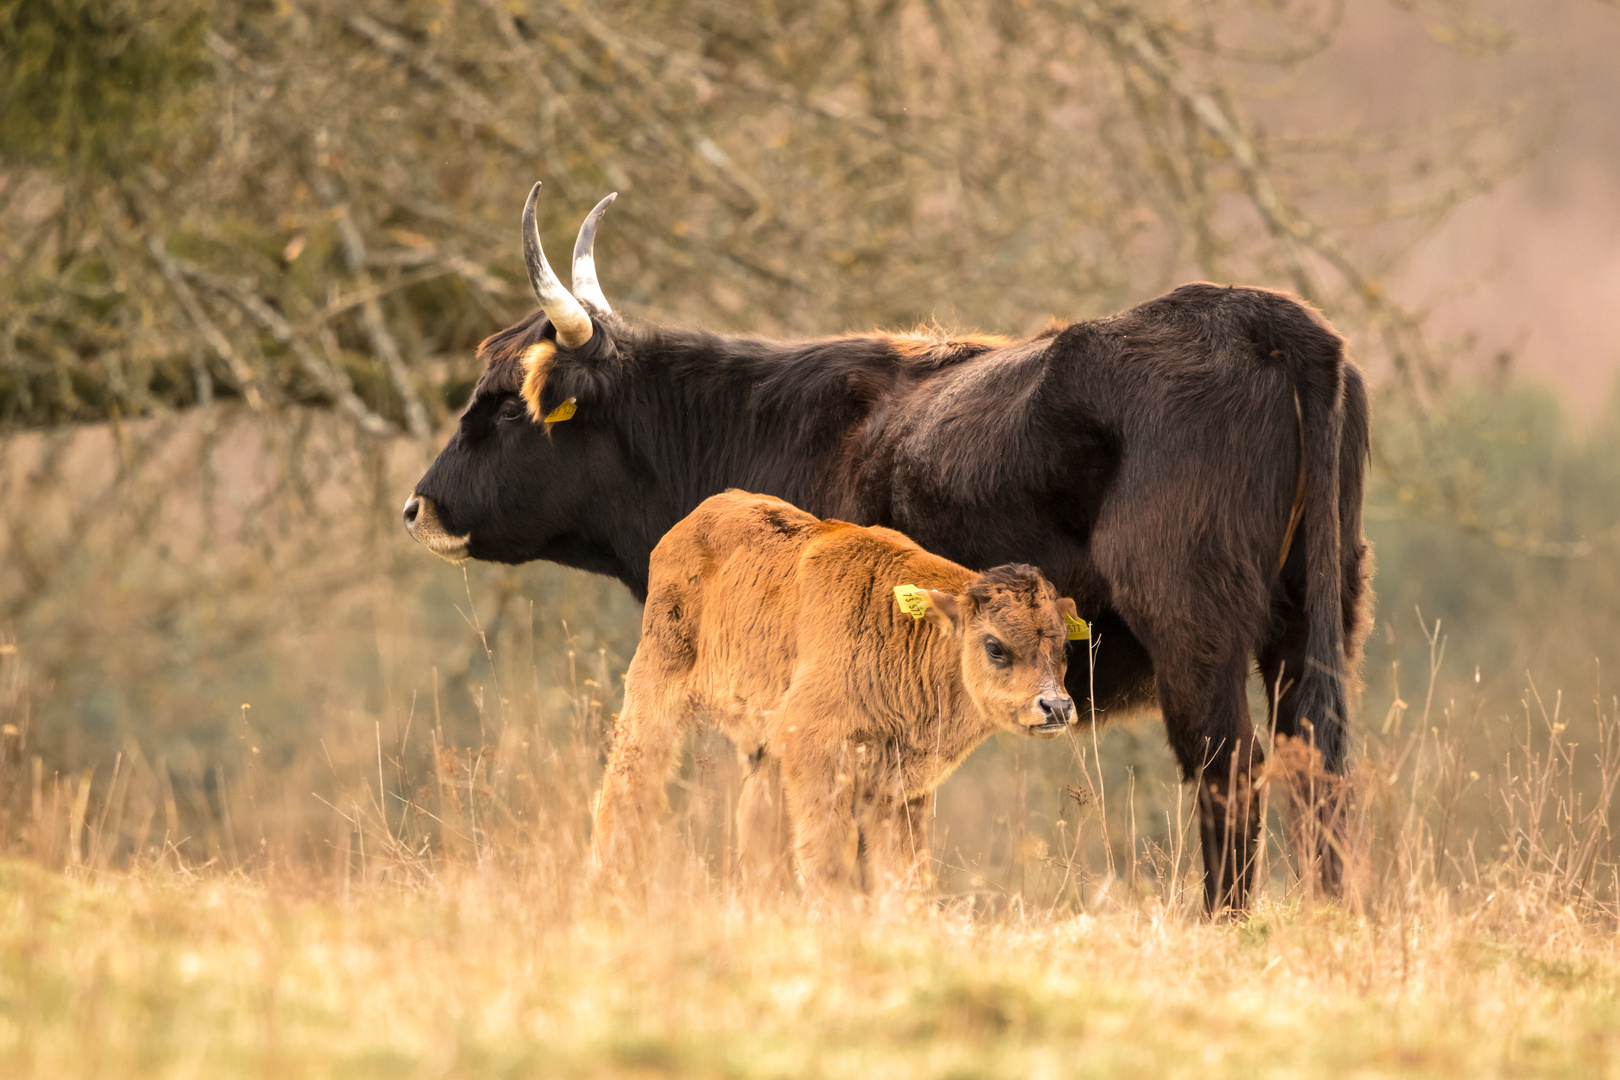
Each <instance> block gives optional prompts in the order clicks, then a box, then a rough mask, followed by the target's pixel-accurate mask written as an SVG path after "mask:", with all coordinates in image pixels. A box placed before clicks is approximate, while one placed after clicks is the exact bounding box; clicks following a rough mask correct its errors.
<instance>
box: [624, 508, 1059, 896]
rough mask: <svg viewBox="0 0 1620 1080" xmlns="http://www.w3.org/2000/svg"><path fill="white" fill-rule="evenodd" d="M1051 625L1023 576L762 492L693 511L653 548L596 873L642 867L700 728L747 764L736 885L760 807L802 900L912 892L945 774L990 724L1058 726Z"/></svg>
mask: <svg viewBox="0 0 1620 1080" xmlns="http://www.w3.org/2000/svg"><path fill="white" fill-rule="evenodd" d="M902 584H910V585H917V586H919V587H921V588H923V589H925V590H927V592H928V602H927V607H926V612H925V614H926V617H925V618H924V619H921V620H917V619H914V618H913V617H912V616H910V615H907V614H905V613H904V612H902V611H901V610H900V609H899V607H898V606H897V604H896V602H895V597H894V593H893V589H894V587H895V586H897V585H902ZM1065 614H1068V615H1070V616H1073V615H1074V614H1075V607H1074V602H1073V601H1072V600H1069V599H1067V598H1059V597H1058V595H1057V592H1056V590H1054V589H1053V588H1052V586H1051V584H1050V583H1049V582H1048V581H1047V580H1046V579H1045V578H1043V577H1042V576H1041V575H1040V573H1039V572H1038V571H1036V570H1035V569H1034V568H1033V567H1029V566H1002V567H997V568H995V569H992V570H988V571H986V572H984V573H982V574H976V573H975V572H973V571H971V570H968V569H965V568H963V567H961V566H958V565H957V564H956V563H953V562H949V561H948V560H945V559H942V558H940V557H938V556H936V555H932V554H929V553H928V552H927V551H924V550H923V549H922V548H921V547H919V546H918V545H917V544H915V543H913V542H912V541H911V540H909V539H907V538H906V537H905V536H903V535H901V534H900V533H897V532H895V531H893V530H892V529H885V528H875V527H874V528H863V527H860V526H856V525H850V524H847V523H845V522H841V521H822V520H819V519H817V518H815V517H812V516H811V515H809V514H807V513H805V512H804V511H802V510H799V509H798V508H796V507H794V506H793V505H791V504H790V503H786V502H783V501H782V500H781V499H777V498H774V497H771V496H766V495H751V494H746V493H743V492H726V493H724V494H721V495H715V496H712V497H710V498H709V499H706V500H705V501H704V502H703V503H701V504H700V505H699V506H698V508H697V509H696V510H695V511H693V512H692V513H691V514H690V515H689V516H687V517H686V518H685V519H683V520H682V521H681V522H680V523H679V524H677V525H676V526H675V527H674V528H673V529H671V530H670V531H669V533H668V534H667V535H666V536H665V537H664V538H663V539H662V540H661V541H660V542H659V543H658V546H657V547H656V548H654V549H653V553H652V560H651V577H650V581H649V587H648V595H647V607H646V611H645V613H644V616H643V620H642V636H641V644H640V646H639V647H638V648H637V650H636V655H635V658H634V660H632V661H631V664H630V671H629V673H628V675H627V676H626V679H625V704H624V710H623V712H622V713H621V714H620V716H619V720H618V725H617V728H616V730H615V735H614V742H613V747H612V750H611V752H610V753H609V757H608V764H607V771H606V773H605V775H604V778H603V782H602V789H601V792H600V793H599V795H598V797H597V806H596V833H595V837H596V839H595V845H596V855H597V859H598V862H599V864H600V865H601V866H603V867H604V868H605V869H609V870H611V871H612V872H613V873H614V875H615V876H616V877H619V878H624V877H626V876H628V875H630V874H633V873H634V871H635V870H636V868H637V867H638V866H639V865H641V863H642V862H643V861H644V860H645V859H646V857H647V854H648V850H647V849H648V847H649V844H650V843H651V841H652V838H653V836H654V835H655V833H656V831H657V827H658V819H659V818H660V817H661V816H662V814H663V813H664V812H665V811H666V810H667V808H668V801H667V797H666V794H665V790H664V785H665V781H666V780H667V779H668V776H669V773H670V771H671V769H672V768H673V767H674V764H675V760H676V755H677V752H678V750H679V747H680V739H681V736H682V734H684V733H685V732H686V731H688V730H691V729H692V728H693V727H694V726H696V725H698V724H701V723H705V722H707V723H712V724H714V725H715V726H716V727H718V728H719V730H720V731H721V732H722V733H723V734H725V735H726V736H727V737H728V738H729V739H730V740H731V741H732V743H733V744H734V745H736V747H737V749H738V753H739V755H740V756H742V757H743V758H745V759H746V761H747V764H748V766H749V767H750V769H751V772H750V774H749V778H748V780H746V781H745V784H744V793H743V797H742V800H741V803H742V805H740V806H739V808H738V817H739V821H740V823H741V828H740V830H739V834H738V835H739V840H740V845H739V846H740V848H741V856H742V862H743V865H744V867H745V868H746V869H747V870H748V871H749V872H750V873H751V874H754V875H759V874H761V873H768V872H769V861H770V859H771V858H772V857H773V856H774V854H775V851H776V850H778V845H777V844H776V843H774V842H773V838H770V837H761V836H756V835H752V833H754V832H757V831H758V830H759V829H760V828H761V823H762V822H770V821H771V820H772V817H773V815H772V814H771V813H770V812H769V809H770V808H769V807H768V806H766V807H764V808H763V812H762V807H761V805H760V804H761V803H762V802H764V803H770V802H773V801H775V800H778V799H780V800H782V803H783V805H784V806H785V809H786V812H787V818H788V820H789V822H790V827H791V833H792V842H793V843H792V848H793V852H794V857H795V861H796V863H797V866H798V869H799V872H800V874H801V875H802V876H803V878H804V882H805V886H806V890H807V891H808V892H809V893H810V894H811V895H812V896H818V895H826V894H829V893H836V892H839V891H842V890H843V889H844V888H846V887H848V886H858V887H861V888H865V889H868V890H874V889H875V890H881V891H887V890H890V889H893V888H896V887H904V886H907V885H912V884H919V883H922V882H925V881H926V880H927V878H928V843H927V827H926V818H927V813H928V810H929V807H930V804H931V801H932V799H933V794H934V790H935V789H936V788H937V787H938V786H939V784H940V783H941V782H942V781H943V780H944V779H945V778H946V777H947V776H948V775H950V773H951V771H952V770H954V769H955V768H956V766H957V765H959V764H960V763H961V762H962V760H963V759H964V758H965V757H966V756H967V755H968V753H969V752H970V751H972V750H973V748H974V747H976V746H977V745H978V744H979V743H981V742H983V741H984V739H985V738H986V737H988V736H989V735H990V734H991V733H992V732H993V731H995V730H996V729H997V728H998V727H1000V728H1006V729H1009V730H1014V731H1020V732H1025V733H1035V734H1043V735H1050V734H1056V733H1058V732H1061V731H1062V730H1064V729H1065V728H1066V727H1067V726H1068V725H1070V724H1072V723H1074V721H1075V709H1074V703H1073V701H1072V700H1071V699H1070V698H1069V696H1068V695H1067V694H1066V693H1065V692H1064V689H1063V683H1064V676H1065V674H1066V670H1067V663H1066V651H1067V645H1068V641H1067V633H1066V631H1065V624H1064V615H1065ZM770 766H779V768H772V767H770ZM778 776H779V777H780V784H781V790H780V792H778V791H776V790H774V787H773V782H774V778H775V777H778ZM776 817H778V818H779V817H780V815H779V814H778V815H776Z"/></svg>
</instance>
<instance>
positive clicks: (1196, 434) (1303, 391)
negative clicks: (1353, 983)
mask: <svg viewBox="0 0 1620 1080" xmlns="http://www.w3.org/2000/svg"><path fill="white" fill-rule="evenodd" d="M592 314H593V317H594V333H593V335H592V336H591V338H590V339H589V340H588V341H586V342H585V343H584V344H583V345H582V346H581V347H579V348H577V349H568V348H562V347H559V346H558V345H557V342H556V335H555V332H554V330H553V328H552V326H551V324H550V323H549V321H548V320H547V319H546V318H545V317H544V316H543V315H542V314H540V313H536V314H534V315H532V316H530V317H529V318H527V319H525V320H524V321H522V322H520V323H519V324H517V325H516V326H513V327H511V328H510V329H508V330H505V331H502V332H501V333H499V334H496V335H494V336H493V337H491V338H490V339H488V340H487V341H486V342H485V343H484V345H483V347H482V350H481V353H482V355H483V357H484V358H485V359H486V360H487V362H488V367H487V369H486V371H485V373H484V375H483V377H482V379H481V380H480V382H479V385H478V387H477V389H476V390H475V392H474V394H473V398H472V401H471V403H470V404H469V405H468V407H467V409H466V412H465V413H464V414H463V415H462V417H461V422H460V426H459V427H458V429H457V431H456V433H455V435H454V436H453V437H452V438H451V440H450V442H449V444H448V445H447V446H446V447H445V449H444V451H443V452H442V453H441V454H440V456H439V459H438V460H437V461H436V462H435V463H434V464H433V466H432V467H431V468H430V469H429V470H428V471H427V473H426V474H425V475H424V476H423V477H422V479H421V480H420V481H419V482H418V484H417V486H416V496H417V498H416V499H413V502H412V504H411V508H410V509H408V517H411V518H412V519H413V521H414V527H415V528H416V530H417V532H418V535H419V536H420V537H422V538H423V539H424V540H425V542H428V543H429V544H430V545H431V546H433V547H434V549H435V550H437V551H440V552H441V553H444V554H447V555H449V556H451V557H467V556H471V557H473V558H479V559H491V560H497V561H502V562H522V561H525V560H529V559H549V560H551V561H554V562H559V563H563V564H565V565H568V566H575V567H580V568H582V569H586V570H591V571H595V572H597V573H603V574H610V575H612V576H614V577H617V578H619V579H620V580H621V581H623V582H624V583H625V584H626V585H628V586H629V587H630V589H631V590H632V591H633V592H634V593H635V594H636V595H637V596H639V597H645V596H646V593H647V580H648V557H649V555H650V554H651V552H652V550H653V547H654V545H655V544H657V543H658V540H659V538H660V537H662V536H663V535H664V533H665V532H666V531H667V530H668V529H669V528H671V527H672V526H673V525H674V524H675V523H676V522H677V521H679V520H680V519H681V518H682V517H684V516H685V515H686V514H687V513H689V512H690V511H691V510H692V509H693V508H694V507H696V506H697V505H698V503H700V502H701V501H702V500H703V499H705V498H707V497H708V496H710V495H713V494H715V493H717V492H720V491H723V490H725V489H727V488H742V489H746V490H750V491H759V492H768V493H770V494H773V495H777V496H780V497H782V498H784V499H787V500H788V501H790V502H792V503H794V504H796V505H798V506H801V507H803V508H804V509H805V510H807V511H808V512H810V513H812V514H815V515H816V516H818V517H836V518H840V519H843V520H847V521H852V522H856V523H859V524H875V525H886V526H890V527H893V528H895V529H898V530H900V531H901V532H904V533H905V534H907V535H909V536H911V537H912V538H913V539H915V540H916V541H917V542H918V543H919V544H921V545H922V546H923V547H924V548H926V549H928V550H930V551H935V552H938V553H940V554H941V555H943V556H945V557H946V558H949V559H951V560H953V561H955V562H958V563H962V564H964V565H968V566H995V565H998V564H1001V563H1007V562H1025V563H1030V564H1032V565H1034V566H1037V567H1039V568H1040V570H1041V571H1042V572H1043V573H1044V574H1045V575H1046V577H1047V578H1049V579H1050V580H1051V582H1052V583H1053V584H1054V585H1055V586H1056V588H1057V589H1058V591H1059V592H1060V593H1062V594H1064V595H1068V596H1072V597H1073V598H1074V599H1075V601H1076V603H1077V604H1078V605H1079V608H1080V613H1081V615H1082V616H1084V617H1085V618H1087V619H1088V620H1090V621H1091V623H1092V625H1093V627H1094V628H1095V632H1096V635H1097V653H1096V668H1095V684H1094V685H1095V689H1096V700H1095V702H1091V701H1090V700H1089V695H1088V686H1087V685H1086V682H1085V673H1086V670H1087V665H1085V664H1071V665H1070V685H1069V692H1070V693H1071V694H1072V695H1073V696H1074V697H1075V699H1076V700H1077V701H1081V702H1082V712H1085V713H1089V711H1090V706H1091V705H1092V704H1095V706H1096V708H1097V709H1098V710H1099V711H1104V712H1106V711H1110V710H1114V709H1118V708H1120V707H1123V706H1127V705H1130V704H1134V703H1142V702H1149V701H1156V702H1157V704H1158V706H1159V707H1160V709H1161V710H1162V711H1163V714H1164V720H1165V727H1166V729H1167V731H1168V734H1169V738H1170V744H1171V746H1172V747H1173V748H1174V750H1175V753H1176V756H1177V758H1178V759H1179V761H1180V763H1181V768H1182V770H1183V773H1184V774H1185V775H1186V776H1187V777H1188V778H1189V779H1192V778H1202V780H1203V782H1202V783H1200V785H1199V788H1198V792H1199V807H1200V828H1201V831H1202V837H1203V845H1204V857H1205V870H1206V875H1205V886H1206V898H1207V900H1208V902H1209V904H1210V905H1211V906H1212V907H1214V906H1219V905H1222V904H1228V903H1237V904H1242V903H1243V902H1244V900H1245V896H1246V891H1247V887H1248V878H1249V870H1248V868H1249V867H1250V865H1251V863H1252V855H1253V852H1254V848H1253V844H1254V838H1255V836H1256V834H1257V830H1258V826H1259V822H1258V819H1257V816H1256V813H1255V805H1254V801H1253V799H1252V797H1251V796H1252V792H1253V790H1254V787H1253V780H1254V779H1255V775H1256V774H1255V770H1256V769H1257V767H1258V765H1259V763H1260V760H1261V756H1262V755H1261V750H1260V747H1259V742H1258V740H1257V737H1256V732H1255V728H1254V725H1253V724H1252V722H1251V719H1250V716H1249V709H1248V702H1247V695H1246V690H1245V681H1246V678H1247V675H1248V672H1249V670H1250V664H1251V661H1258V664H1259V669H1260V674H1261V676H1262V678H1263V680H1264V682H1265V686H1266V692H1267V694H1268V695H1270V696H1271V697H1272V699H1273V700H1272V702H1271V706H1272V711H1273V715H1274V716H1275V717H1276V721H1275V730H1276V733H1277V734H1278V735H1279V736H1301V737H1307V738H1310V739H1313V740H1314V742H1315V746H1316V748H1317V749H1318V750H1319V751H1320V753H1321V756H1322V759H1323V763H1324V765H1325V766H1326V767H1327V768H1328V769H1330V770H1333V771H1342V769H1343V765H1344V748H1345V721H1346V711H1347V704H1346V696H1347V684H1349V683H1351V682H1353V680H1354V677H1355V673H1356V671H1357V669H1358V667H1359V663H1360V652H1359V646H1360V642H1361V638H1362V635H1363V631H1364V627H1365V624H1366V609H1367V588H1366V585H1367V579H1368V572H1369V566H1370V560H1369V557H1368V549H1367V545H1366V542H1365V540H1364V539H1363V537H1362V532H1361V500H1362V473H1363V467H1364V464H1365V462H1366V458H1367V449H1368V438H1367V397H1366V392H1365V389H1364V386H1363V382H1362V378H1361V375H1360V373H1359V372H1358V371H1357V370H1356V368H1355V367H1354V365H1352V364H1350V363H1348V362H1347V361H1346V359H1345V356H1344V348H1343V342H1342V340H1341V339H1340V338H1339V336H1338V335H1337V334H1336V333H1334V331H1333V330H1332V329H1331V328H1330V327H1329V326H1328V325H1327V324H1326V323H1325V322H1324V321H1323V320H1322V319H1321V318H1320V317H1319V316H1318V315H1317V314H1316V313H1315V312H1314V311H1312V310H1311V309H1310V308H1308V307H1306V306H1304V305H1302V304H1301V303H1299V302H1298V301H1296V300H1293V299H1291V298H1289V297H1287V296H1284V295H1281V294H1279V293H1274V292H1268V291H1265V290H1261V289H1251V288H1232V287H1222V286H1218V285H1209V284H1195V285H1186V286H1183V287H1181V288H1178V289H1176V290H1175V291H1174V292H1171V293H1169V294H1168V295H1166V296H1162V297H1160V298H1158V299H1156V300H1152V301H1149V302H1148V303H1145V304H1143V305H1141V306H1140V307H1136V308H1133V309H1131V310H1129V311H1126V312H1123V313H1121V314H1118V315H1114V316H1110V317H1108V318H1102V319H1093V320H1088V321H1084V322H1077V323H1073V324H1071V325H1068V326H1065V327H1061V328H1054V329H1051V330H1048V331H1046V332H1045V333H1042V334H1040V335H1037V336H1036V337H1033V338H1030V339H1027V340H1023V341H1016V342H1006V341H1002V340H1000V339H985V338H963V339H954V340H953V339H949V338H944V337H940V338H928V337H915V336H905V335H901V336H895V335H884V334H874V335H867V336H855V337H839V338H830V339H826V340H821V341H809V342H778V341H767V340H761V339H757V338H735V337H722V336H718V335H715V334H709V333H704V332H702V331H693V330H677V329H670V328H665V327H658V326H639V325H630V324H627V323H626V322H624V321H623V320H621V319H620V318H619V317H617V316H616V315H614V314H613V313H611V312H607V311H604V310H599V309H593V313H592ZM570 402H572V403H573V407H574V408H575V410H576V411H575V412H574V413H573V415H572V418H571V419H568V420H566V421H563V422H555V423H545V422H542V421H536V419H535V417H537V416H538V417H541V418H544V417H546V416H548V415H553V411H554V410H557V409H558V408H559V406H564V405H566V404H568V403H570ZM1302 455H1303V457H1302ZM1296 494H1297V495H1298V496H1299V502H1298V506H1299V509H1300V511H1301V512H1300V514H1299V518H1298V531H1297V534H1291V533H1290V521H1291V519H1292V518H1293V517H1294V514H1293V511H1294V509H1295V506H1296ZM1279 552H1282V553H1283V554H1284V555H1285V556H1286V557H1285V559H1284V560H1283V563H1282V566H1281V569H1280V571H1279V568H1278V561H1279ZM1279 691H1280V693H1279Z"/></svg>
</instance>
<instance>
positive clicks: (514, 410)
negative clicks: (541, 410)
mask: <svg viewBox="0 0 1620 1080" xmlns="http://www.w3.org/2000/svg"><path fill="white" fill-rule="evenodd" d="M528 414H529V407H528V406H527V405H525V404H524V403H523V399H522V398H509V399H508V400H507V401H506V403H505V404H503V405H502V406H501V411H500V419H501V421H502V422H505V421H508V420H521V419H523V418H524V417H525V416H527V415H528Z"/></svg>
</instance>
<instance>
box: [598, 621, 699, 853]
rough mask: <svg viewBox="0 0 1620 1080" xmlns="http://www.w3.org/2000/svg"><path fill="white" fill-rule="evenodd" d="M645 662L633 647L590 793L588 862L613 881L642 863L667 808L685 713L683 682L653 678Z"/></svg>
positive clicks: (651, 851)
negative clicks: (597, 783) (596, 785)
mask: <svg viewBox="0 0 1620 1080" xmlns="http://www.w3.org/2000/svg"><path fill="white" fill-rule="evenodd" d="M647 667H648V664H647V663H646V662H644V656H643V654H642V653H641V652H638V653H637V654H636V658H635V659H634V660H632V661H631V664H630V671H629V673H628V674H627V675H626V676H625V688H624V709H623V711H621V712H620V714H619V719H618V722H617V724H616V725H615V726H614V732H613V745H612V748H611V749H610V750H609V751H608V760H607V768H606V770H605V771H604V772H603V774H602V787H601V790H600V791H599V792H598V793H597V796H596V817H595V823H594V829H593V834H592V854H593V861H594V863H595V866H596V869H597V870H598V872H599V873H601V874H603V875H604V876H606V877H608V878H609V879H610V880H612V881H614V882H619V883H622V882H626V881H628V880H629V879H630V877H631V876H632V875H634V874H635V873H637V872H638V871H640V872H643V873H644V872H645V871H646V869H647V868H648V860H649V858H650V857H651V855H652V853H653V850H654V845H655V841H656V839H657V836H658V833H659V827H660V824H661V822H662V819H663V817H664V816H665V815H666V814H667V813H668V812H669V794H668V792H667V791H666V790H665V787H664V785H665V782H666V781H667V779H668V777H669V775H670V773H671V772H672V771H673V770H674V768H675V764H676V759H677V756H678V754H679V751H680V741H681V735H682V732H683V730H684V726H685V715H686V712H687V709H686V707H685V701H684V687H682V685H681V684H680V683H679V682H678V681H675V680H669V679H665V678H661V677H653V673H651V672H649V671H647V670H646V669H647Z"/></svg>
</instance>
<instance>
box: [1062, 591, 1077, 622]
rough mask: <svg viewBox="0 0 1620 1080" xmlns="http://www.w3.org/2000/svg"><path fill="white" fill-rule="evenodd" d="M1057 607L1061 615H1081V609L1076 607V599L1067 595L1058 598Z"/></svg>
mask: <svg viewBox="0 0 1620 1080" xmlns="http://www.w3.org/2000/svg"><path fill="white" fill-rule="evenodd" d="M1057 607H1058V614H1059V615H1070V616H1073V617H1074V618H1076V619H1078V618H1079V617H1080V609H1079V608H1077V607H1075V606H1074V601H1073V600H1071V599H1069V598H1068V597H1067V596H1064V597H1060V598H1059V599H1058V603H1057Z"/></svg>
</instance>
